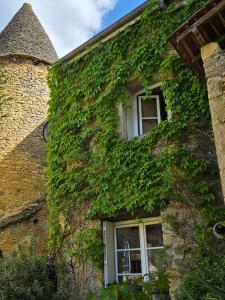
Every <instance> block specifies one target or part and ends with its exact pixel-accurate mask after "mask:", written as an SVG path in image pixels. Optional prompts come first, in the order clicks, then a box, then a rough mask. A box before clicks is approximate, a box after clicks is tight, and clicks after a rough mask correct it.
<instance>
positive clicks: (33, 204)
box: [0, 122, 47, 251]
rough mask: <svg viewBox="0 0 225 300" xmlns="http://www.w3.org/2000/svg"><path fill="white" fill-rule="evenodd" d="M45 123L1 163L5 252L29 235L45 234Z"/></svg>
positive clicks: (1, 240)
mask: <svg viewBox="0 0 225 300" xmlns="http://www.w3.org/2000/svg"><path fill="white" fill-rule="evenodd" d="M44 124H45V122H43V123H42V124H40V125H39V126H38V127H36V128H35V130H33V131H32V132H31V133H30V134H29V135H28V136H27V137H26V138H25V139H24V140H23V141H22V142H20V143H19V144H18V145H17V146H16V147H15V148H14V149H13V150H12V151H11V152H10V153H8V154H7V155H6V156H5V157H4V158H3V159H2V160H1V161H0V174H1V176H0V230H1V228H2V230H1V231H2V232H0V248H1V246H2V247H3V248H4V249H5V250H6V251H8V250H10V248H11V246H13V245H14V244H15V243H16V242H18V241H20V240H21V239H23V238H25V237H26V236H27V235H29V234H32V233H35V235H36V236H39V235H40V236H46V234H47V209H46V206H45V196H46V187H45V183H46V176H45V174H44V168H45V166H46V164H45V159H46V147H45V142H44V139H43V134H42V132H43V126H44ZM40 218H41V219H42V221H41V222H40V220H39V219H40ZM24 219H25V220H24ZM18 222H19V223H18ZM40 223H41V224H40ZM9 225H10V226H9ZM15 225H16V226H15ZM8 226H9V227H8ZM3 228H4V229H3ZM44 240H45V246H44V247H45V248H46V247H47V246H46V245H47V244H46V237H45V238H44ZM4 245H5V246H4ZM1 249H2V248H1ZM4 249H3V250H4Z"/></svg>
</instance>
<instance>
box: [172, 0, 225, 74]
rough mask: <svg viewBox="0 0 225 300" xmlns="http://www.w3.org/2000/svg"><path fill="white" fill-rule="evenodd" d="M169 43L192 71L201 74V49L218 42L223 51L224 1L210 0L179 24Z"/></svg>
mask: <svg viewBox="0 0 225 300" xmlns="http://www.w3.org/2000/svg"><path fill="white" fill-rule="evenodd" d="M170 42H171V43H172V45H173V47H174V48H175V49H176V51H177V52H178V53H179V54H180V56H181V57H182V58H183V59H184V61H185V62H186V63H187V64H188V65H189V66H190V67H191V68H192V70H193V71H196V72H203V63H202V59H201V47H202V46H204V45H206V44H208V43H210V42H218V43H219V45H220V47H221V48H222V49H225V0H212V1H209V2H208V3H207V4H205V5H204V6H203V7H202V8H201V9H199V10H198V11H197V12H196V13H195V14H194V15H192V16H191V17H190V18H189V19H188V20H187V21H185V22H184V23H182V24H181V26H180V27H178V28H177V30H176V31H175V32H173V33H172V35H171V36H170Z"/></svg>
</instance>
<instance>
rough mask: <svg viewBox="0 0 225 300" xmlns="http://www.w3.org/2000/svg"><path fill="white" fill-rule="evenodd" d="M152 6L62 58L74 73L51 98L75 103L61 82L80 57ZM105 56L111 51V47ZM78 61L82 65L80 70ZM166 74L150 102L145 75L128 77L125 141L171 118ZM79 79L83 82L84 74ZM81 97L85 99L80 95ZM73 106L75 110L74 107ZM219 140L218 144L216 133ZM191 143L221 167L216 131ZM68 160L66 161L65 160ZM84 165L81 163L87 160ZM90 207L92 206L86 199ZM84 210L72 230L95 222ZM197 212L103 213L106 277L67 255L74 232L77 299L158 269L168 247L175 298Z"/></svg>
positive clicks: (121, 128)
mask: <svg viewBox="0 0 225 300" xmlns="http://www.w3.org/2000/svg"><path fill="white" fill-rule="evenodd" d="M218 2H219V1H218ZM147 5H148V2H145V3H144V4H142V5H141V6H140V7H139V8H137V9H136V10H134V11H133V12H131V13H130V14H128V15H127V16H125V17H124V18H122V19H121V20H119V21H118V22H116V23H115V24H113V25H111V26H110V27H109V28H107V29H105V30H104V31H103V32H101V33H99V34H97V35H96V36H95V37H93V38H92V39H90V40H89V41H87V42H86V43H84V44H83V45H81V46H80V47H78V48H76V49H75V50H73V51H72V52H70V53H69V54H67V55H66V56H65V57H63V58H62V59H61V62H62V64H65V69H66V68H67V67H68V66H70V67H71V69H70V70H69V71H71V72H66V71H65V72H64V70H63V69H61V70H57V71H58V73H57V72H56V73H57V75H55V82H54V84H55V86H54V84H53V89H54V88H55V90H54V95H53V98H54V97H55V98H54V99H53V100H51V101H54V100H55V101H58V102H57V103H59V101H61V102H63V100H62V99H61V97H62V98H63V97H67V98H72V97H73V99H74V102H75V101H76V100H75V96H74V94H75V93H74V94H72V95H71V94H70V92H71V91H69V89H68V91H65V93H63V92H64V90H63V88H62V86H63V84H62V86H60V83H61V82H63V80H65V81H66V83H68V82H72V84H74V85H75V84H76V78H74V77H76V75H75V74H73V72H72V68H74V70H76V71H77V70H79V63H80V58H83V57H85V55H87V56H88V54H89V53H90V52H91V51H92V50H93V52H92V53H93V57H95V56H94V55H96V57H95V59H96V60H97V55H98V54H96V53H98V52H97V51H96V52H94V49H96V48H98V46H99V48H101V45H102V44H106V43H110V41H112V40H113V38H114V37H115V36H117V35H119V34H121V32H123V31H125V29H126V28H128V27H132V26H135V24H137V23H138V21H139V19H140V16H141V14H142V13H143V12H144V11H145V10H146V8H147ZM222 18H223V22H224V17H222ZM224 24H225V23H224ZM185 25H186V23H185V24H184V26H185ZM112 44H113V43H112ZM174 48H175V49H174ZM176 49H177V48H176V47H175V46H174V47H173V46H172V45H171V44H170V43H167V46H166V49H165V53H164V54H165V56H166V57H168V56H169V55H171V54H174V53H175V50H176ZM99 51H100V50H99ZM183 53H185V52H183ZM105 55H108V53H107V51H106V54H105ZM127 55H128V54H127ZM84 61H85V59H84ZM76 64H77V65H78V68H77V69H76ZM67 71H68V70H67ZM116 71H117V70H116ZM78 72H79V71H78ZM81 73H82V71H81ZM59 74H60V76H59ZM71 74H73V76H74V77H73V78H71V77H70V76H72V75H71ZM78 75H80V74H78ZM161 75H162V74H161ZM161 75H160V74H159V72H158V73H157V71H156V72H155V74H154V76H153V78H151V84H150V85H149V89H150V90H151V97H150V98H149V99H148V101H144V100H146V99H144V97H145V94H144V93H145V91H144V87H143V82H142V81H141V79H139V78H137V77H135V76H134V77H132V76H131V77H130V78H129V79H128V82H126V86H125V89H126V91H125V93H126V96H127V102H126V104H125V105H123V103H122V101H121V102H120V103H118V114H119V115H118V123H119V124H117V125H118V128H117V130H118V133H119V136H120V138H122V139H124V140H127V139H132V138H134V137H135V138H138V137H140V136H143V135H144V134H146V133H148V132H150V131H151V130H152V128H153V127H155V126H157V125H158V124H159V123H160V122H162V121H166V120H169V119H170V118H171V112H170V111H166V98H165V97H164V96H163V86H162V81H163V80H164V78H163V77H162V76H161ZM58 76H59V77H58ZM160 76H161V77H160ZM109 77H110V76H109ZM77 80H79V78H78V79H77ZM65 85H66V84H65ZM78 86H79V85H78ZM103 86H104V85H103ZM57 88H58V89H59V91H60V92H59V94H58V95H56V94H57ZM180 88H181V87H180ZM78 89H79V88H78ZM62 91H63V92H62ZM82 92H83V91H82ZM65 95H66V96H65ZM81 95H82V97H84V95H85V91H84V93H83V94H82V93H81ZM57 96H58V98H57ZM95 97H98V96H96V95H95V96H93V98H94V100H93V99H91V101H90V102H91V103H92V101H93V102H94V101H95ZM67 98H65V99H64V100H66V99H67ZM87 98H88V97H87ZM78 99H80V98H79V97H78ZM85 100H87V99H85ZM96 102H97V101H96ZM67 105H68V106H67V109H68V111H71V110H72V109H71V108H70V107H69V106H70V103H69V101H68V103H67ZM72 108H73V109H74V107H72ZM85 109H86V107H85ZM54 113H55V114H54ZM57 113H58V112H52V114H53V119H54V120H55V119H57V118H58V119H60V118H61V116H62V122H63V118H65V115H64V114H66V113H67V112H65V111H64V114H61V115H57ZM212 115H213V114H212ZM66 117H67V119H68V118H69V117H70V114H69V113H68V115H67V116H66ZM58 119H57V120H58ZM54 120H53V122H54ZM92 121H93V120H92ZM74 123H75V122H74ZM74 123H73V126H74V128H76V125H74ZM93 123H94V121H93ZM93 123H91V124H93ZM55 125H57V124H55ZM85 125H86V124H85ZM85 125H84V126H85ZM98 125H99V124H98ZM93 126H94V125H93ZM55 127H56V126H55ZM65 127H66V125H65V126H64V127H63V128H62V132H64V134H68V136H69V133H70V132H69V129H71V128H69V129H68V132H67V131H66V129H65ZM68 127H69V126H68ZM71 127H72V126H71ZM96 127H97V126H96ZM99 127H100V126H99ZM74 128H73V130H74V131H73V132H76V129H74ZM97 128H98V127H97ZM79 130H80V128H79V129H77V132H79ZM222 132H223V130H221V134H222ZM57 133H58V135H57V138H58V139H60V134H59V132H57ZM223 133H224V132H223ZM70 138H71V141H72V139H73V138H74V139H75V137H71V136H70ZM215 140H216V143H217V138H216V136H215ZM220 142H221V143H223V142H224V141H223V140H222V139H221V140H220ZM56 143H57V141H56ZM90 144H91V143H90ZM75 146H76V145H75ZM186 146H187V148H188V149H189V150H190V152H192V154H194V155H195V157H197V158H203V159H205V160H207V161H210V162H212V161H213V164H214V165H213V167H214V168H215V170H217V159H216V155H215V148H214V140H213V137H212V132H211V130H209V132H206V134H204V132H203V133H202V132H198V134H195V135H194V134H193V135H192V136H190V137H189V139H188V141H186ZM60 149H61V148H60ZM159 151H160V150H159ZM62 152H63V151H62ZM62 152H60V155H61V156H62V155H63V154H62ZM93 152H94V151H93ZM156 152H157V151H156ZM65 153H66V154H68V153H67V149H66V150H65ZM134 155H135V154H134ZM68 156H69V155H68ZM65 157H66V155H65ZM76 159H77V157H76ZM219 160H220V159H219ZM63 162H64V163H65V164H66V162H65V161H63ZM80 165H82V162H81V164H80ZM80 165H79V163H78V162H76V161H75V162H72V163H70V165H69V164H68V165H67V167H64V168H65V170H71V169H73V171H74V172H75V173H76V168H77V169H79V167H80ZM103 170H104V169H103ZM103 172H104V171H103ZM217 179H218V178H217ZM218 181H219V180H218ZM54 188H55V186H54ZM79 191H80V190H79ZM217 192H218V194H219V193H221V190H220V184H218V191H217ZM70 196H71V195H70ZM124 201H125V199H124ZM85 205H86V206H88V205H87V204H86V203H85ZM189 208H190V207H189ZM86 209H87V207H86ZM84 211H85V207H80V206H79V207H78V208H77V212H75V213H74V215H73V221H74V223H75V224H73V222H71V223H70V227H71V228H73V229H74V230H71V231H72V232H73V233H74V232H75V231H76V230H77V231H79V230H80V231H85V229H87V228H88V227H89V225H90V224H89V223H88V222H87V221H86V222H84V220H83V219H82V217H81V215H82V213H84ZM193 212H194V213H196V215H197V214H198V213H197V212H196V211H194V209H193V211H192V207H191V209H190V210H189V209H188V206H186V207H185V206H184V205H182V204H180V203H173V204H172V205H171V206H168V207H167V208H166V209H164V210H161V211H159V210H155V211H154V212H153V213H152V214H150V213H147V212H146V211H144V210H138V211H133V213H130V214H129V213H124V212H123V211H121V212H119V213H118V215H116V216H110V215H109V216H108V215H104V214H103V215H98V216H97V217H96V219H97V220H96V224H95V225H96V226H97V227H100V226H101V227H102V232H103V244H104V247H103V248H104V268H103V278H101V275H102V274H101V270H100V271H99V272H98V273H96V270H95V269H94V268H92V267H91V266H90V265H89V264H88V263H87V262H86V261H84V262H83V261H81V263H80V265H79V264H78V263H77V261H76V260H73V258H71V260H69V258H68V257H69V254H68V253H69V252H70V251H71V249H73V246H74V244H73V242H74V241H75V240H76V236H75V235H74V236H73V237H72V238H71V239H70V242H71V243H67V244H66V246H67V247H68V249H69V251H68V249H66V250H65V256H66V255H68V257H67V258H68V261H70V267H71V266H72V267H73V268H72V267H71V268H70V269H69V268H68V272H67V274H68V273H69V271H70V273H71V278H72V281H73V286H75V292H76V294H75V295H74V297H75V299H82V294H83V293H84V291H87V290H88V289H92V290H94V289H95V288H96V286H97V287H98V286H99V285H100V286H101V283H102V285H105V286H107V285H108V284H111V283H113V282H123V281H126V280H127V281H129V280H132V279H133V277H135V276H137V277H138V276H144V275H145V274H147V273H148V272H154V271H155V270H156V269H157V263H158V261H157V257H159V253H160V251H161V249H162V248H163V247H164V246H166V247H165V248H166V249H167V250H166V258H167V261H168V266H167V271H168V274H169V278H170V297H171V299H176V290H177V287H178V284H179V280H180V273H179V271H178V263H179V261H180V262H181V261H182V259H183V258H184V256H185V255H184V253H182V251H181V249H182V246H183V245H184V243H185V242H187V243H189V244H190V245H191V244H192V241H191V238H192V234H193V232H194V227H195V223H194V222H193V216H192V214H193ZM169 218H171V219H173V220H175V221H176V222H177V223H178V224H179V227H180V232H181V233H182V234H183V237H182V234H181V238H180V237H179V236H177V235H176V234H174V232H173V230H171V228H170V225H169V222H168V219H169ZM61 220H63V217H62V216H61V215H60V216H59V223H60V226H61V225H62V224H63V222H61ZM200 222H201V221H200ZM92 225H93V224H92ZM62 228H64V225H62ZM182 231H183V232H182ZM65 248H66V247H65ZM129 251H130V252H131V251H137V252H136V254H135V255H131V254H130V252H129ZM134 253H135V252H134ZM93 274H94V275H93ZM93 276H94V280H93ZM132 276H133V277H132ZM101 281H102V282H101ZM71 290H72V289H71ZM76 297H77V298H76Z"/></svg>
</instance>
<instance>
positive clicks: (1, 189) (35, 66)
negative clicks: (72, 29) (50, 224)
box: [0, 3, 57, 255]
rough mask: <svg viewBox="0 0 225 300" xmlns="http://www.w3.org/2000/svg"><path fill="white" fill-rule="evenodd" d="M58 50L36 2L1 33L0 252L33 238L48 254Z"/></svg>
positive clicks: (26, 5)
mask: <svg viewBox="0 0 225 300" xmlns="http://www.w3.org/2000/svg"><path fill="white" fill-rule="evenodd" d="M56 60H57V54H56V52H55V49H54V47H53V45H52V43H51V41H50V40H49V37H48V35H47V33H46V32H45V30H44V29H43V27H42V25H41V24H40V22H39V20H38V18H37V17H36V15H35V14H34V12H33V10H32V7H31V5H30V4H27V3H25V4H24V5H23V6H22V8H21V9H20V10H19V11H18V12H17V14H16V15H15V16H14V17H13V19H12V20H11V22H10V23H9V24H8V25H7V27H6V28H5V29H4V30H3V31H2V32H1V33H0V69H1V70H3V71H5V76H6V83H5V85H4V94H5V95H6V96H7V97H8V100H7V102H6V103H5V104H4V106H3V114H4V115H5V117H4V118H2V119H0V252H2V253H3V255H4V253H6V252H8V251H10V250H12V249H13V247H15V245H16V244H17V243H18V242H20V241H21V240H24V239H25V238H26V237H27V236H30V235H33V236H35V237H36V238H37V245H38V250H40V251H42V250H46V247H47V243H46V236H47V209H46V206H45V197H46V188H45V182H46V178H45V175H44V168H45V156H46V150H45V143H44V140H43V136H42V131H43V125H44V124H45V122H46V118H47V103H48V99H49V89H48V84H47V73H48V67H49V66H50V65H51V64H52V63H53V62H55V61H56Z"/></svg>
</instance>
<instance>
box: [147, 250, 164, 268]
mask: <svg viewBox="0 0 225 300" xmlns="http://www.w3.org/2000/svg"><path fill="white" fill-rule="evenodd" d="M161 251H162V250H161V249H150V250H148V269H149V272H156V271H157V270H158V269H159V267H160V265H161V264H162V255H161Z"/></svg>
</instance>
